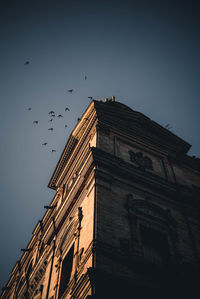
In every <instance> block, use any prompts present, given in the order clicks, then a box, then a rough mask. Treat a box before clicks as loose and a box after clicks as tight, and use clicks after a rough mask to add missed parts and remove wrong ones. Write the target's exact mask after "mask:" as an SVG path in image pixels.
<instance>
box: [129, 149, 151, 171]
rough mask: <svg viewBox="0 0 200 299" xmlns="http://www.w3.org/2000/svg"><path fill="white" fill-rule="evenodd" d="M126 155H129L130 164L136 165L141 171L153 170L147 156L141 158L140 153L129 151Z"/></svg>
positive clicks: (141, 154)
mask: <svg viewBox="0 0 200 299" xmlns="http://www.w3.org/2000/svg"><path fill="white" fill-rule="evenodd" d="M128 153H129V155H130V160H131V162H133V163H136V164H137V165H138V166H139V167H141V168H143V169H150V170H153V164H152V160H151V159H150V158H149V157H147V156H143V153H142V152H136V153H135V152H133V151H131V150H130V151H129V152H128Z"/></svg>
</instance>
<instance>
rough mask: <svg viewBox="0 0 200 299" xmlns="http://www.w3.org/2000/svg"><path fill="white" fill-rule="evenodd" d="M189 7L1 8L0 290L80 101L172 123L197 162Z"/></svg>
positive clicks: (195, 58) (199, 88)
mask: <svg viewBox="0 0 200 299" xmlns="http://www.w3.org/2000/svg"><path fill="white" fill-rule="evenodd" d="M196 2H197V1H191V0H190V1H184V0H182V1H175V0H174V1H170V0H168V1H151V0H146V1H145V0H138V1H134V0H133V1H130V2H129V1H125V0H124V1H117V0H115V1H112V0H110V1H109V0H107V1H103V0H101V1H95V0H93V1H87V0H85V1H84V0H82V1H79V0H76V1H74V0H72V1H67V0H66V1H59V0H57V1H50V0H49V1H42V0H40V1H20V0H19V1H12V0H7V1H5V0H3V1H0V14H1V16H0V103H1V117H0V134H1V135H0V136H1V143H0V178H1V180H0V184H1V209H0V213H1V214H0V227H1V254H0V287H3V286H4V285H5V283H6V282H7V280H8V278H9V275H10V271H11V270H12V268H13V266H14V264H15V262H16V261H17V260H18V259H19V258H20V256H21V251H20V249H21V248H24V247H26V245H27V244H28V242H29V240H30V238H31V234H32V231H33V229H34V227H35V225H36V223H37V221H38V220H39V219H41V217H42V216H43V214H44V208H43V206H44V205H45V204H48V203H50V202H51V200H52V198H53V196H54V194H55V193H54V191H52V190H49V189H48V188H47V185H48V182H49V180H50V178H51V175H52V173H53V170H54V168H55V167H56V164H57V162H58V159H59V157H60V155H61V153H62V151H63V149H64V146H65V144H66V142H67V139H68V137H69V135H70V132H71V131H72V129H73V128H74V126H75V125H76V123H77V118H78V117H80V116H81V114H82V113H83V112H84V110H85V109H86V107H87V106H88V104H89V102H90V100H89V99H88V96H93V97H94V98H96V99H98V98H105V97H108V96H112V95H115V96H116V100H117V101H120V102H122V103H124V104H126V105H128V106H130V107H131V108H132V109H135V110H137V111H140V112H142V113H144V114H145V115H147V116H148V117H150V118H151V119H153V120H154V121H156V122H158V123H159V124H163V125H167V124H170V126H171V127H172V128H171V131H172V132H174V133H175V134H177V135H178V136H180V137H181V138H183V139H184V140H186V141H187V142H189V143H190V144H192V149H191V150H190V152H189V154H191V155H196V156H200V147H199V145H200V139H199V124H200V121H199V111H200V109H199V108H200V99H199V95H200V84H199V79H200V32H199V31H200V7H199V5H198V4H196ZM26 61H30V63H29V64H24V63H25V62H26ZM85 75H86V76H87V80H85V78H84V76H85ZM68 89H74V92H73V93H72V94H71V93H69V92H68V91H67V90H68ZM29 107H31V108H32V110H30V111H29V110H28V108H29ZM65 107H69V108H70V111H66V112H65ZM50 110H54V111H55V113H56V117H55V119H54V120H53V121H52V123H51V122H49V116H48V112H49V111H50ZM58 114H62V115H63V118H58V117H57V115H58ZM35 120H37V121H38V122H39V123H38V124H33V121H35ZM65 125H68V127H67V128H65ZM50 127H54V131H53V132H51V131H50V130H48V128H50ZM44 142H48V144H47V145H46V146H42V143H44ZM52 149H55V150H56V152H54V153H52V152H51V150H52Z"/></svg>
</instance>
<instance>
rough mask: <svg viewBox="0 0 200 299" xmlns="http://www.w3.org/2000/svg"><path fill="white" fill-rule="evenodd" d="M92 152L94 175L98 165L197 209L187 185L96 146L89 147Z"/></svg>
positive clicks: (195, 198) (197, 204) (194, 196)
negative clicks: (167, 178) (94, 167)
mask: <svg viewBox="0 0 200 299" xmlns="http://www.w3.org/2000/svg"><path fill="white" fill-rule="evenodd" d="M91 150H92V152H93V158H94V164H95V165H96V166H97V170H96V175H95V176H96V177H98V167H100V168H101V167H102V169H107V170H108V171H109V172H110V173H111V174H113V175H114V176H118V177H119V178H121V179H122V180H128V181H131V182H133V181H134V182H135V183H137V184H139V185H141V186H142V188H149V189H151V190H154V191H155V192H158V193H160V194H161V195H162V194H164V195H165V196H167V197H169V198H171V199H173V200H174V202H176V203H177V204H180V203H181V204H187V205H189V206H191V208H192V207H193V208H192V209H193V210H195V209H196V208H198V209H199V203H198V198H197V197H196V194H195V192H194V191H193V190H192V189H190V188H188V187H187V186H184V185H181V184H179V186H178V187H177V184H176V183H173V182H170V181H168V180H166V179H164V178H162V177H160V176H158V175H156V174H153V173H149V172H148V171H145V170H142V169H141V168H140V167H136V166H134V165H132V164H130V163H127V162H125V161H124V160H122V159H121V158H119V157H116V156H114V155H112V154H109V153H106V152H104V151H102V150H100V149H97V148H94V147H93V148H91Z"/></svg>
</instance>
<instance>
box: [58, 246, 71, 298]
mask: <svg viewBox="0 0 200 299" xmlns="http://www.w3.org/2000/svg"><path fill="white" fill-rule="evenodd" d="M73 255H74V245H73V246H72V247H71V249H70V250H69V252H68V254H67V255H66V257H65V259H64V260H63V263H62V272H61V278H60V291H59V298H60V297H61V296H62V294H63V293H64V292H65V290H66V289H67V286H68V283H69V280H70V276H71V272H72V265H73Z"/></svg>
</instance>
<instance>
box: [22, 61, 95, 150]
mask: <svg viewBox="0 0 200 299" xmlns="http://www.w3.org/2000/svg"><path fill="white" fill-rule="evenodd" d="M29 64H30V61H28V60H27V61H25V63H24V65H29ZM84 80H87V76H86V75H85V76H84ZM68 92H69V93H72V92H74V89H68ZM88 99H90V100H93V97H91V96H89V97H88ZM31 110H32V108H31V107H29V108H28V111H31ZM67 111H70V109H69V108H68V107H66V108H65V112H67ZM48 115H49V122H51V123H52V122H53V120H54V119H55V117H56V114H55V111H53V110H52V111H50V112H49V113H48ZM57 117H58V118H62V117H63V115H62V114H58V115H57ZM77 121H80V118H78V119H77ZM33 124H34V125H38V124H39V121H38V120H34V121H33ZM65 128H67V125H66V124H65ZM48 130H49V131H51V132H53V130H54V127H53V126H51V127H50V128H48ZM47 144H48V142H44V143H42V146H47ZM51 152H52V153H55V152H56V150H55V149H51Z"/></svg>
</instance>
